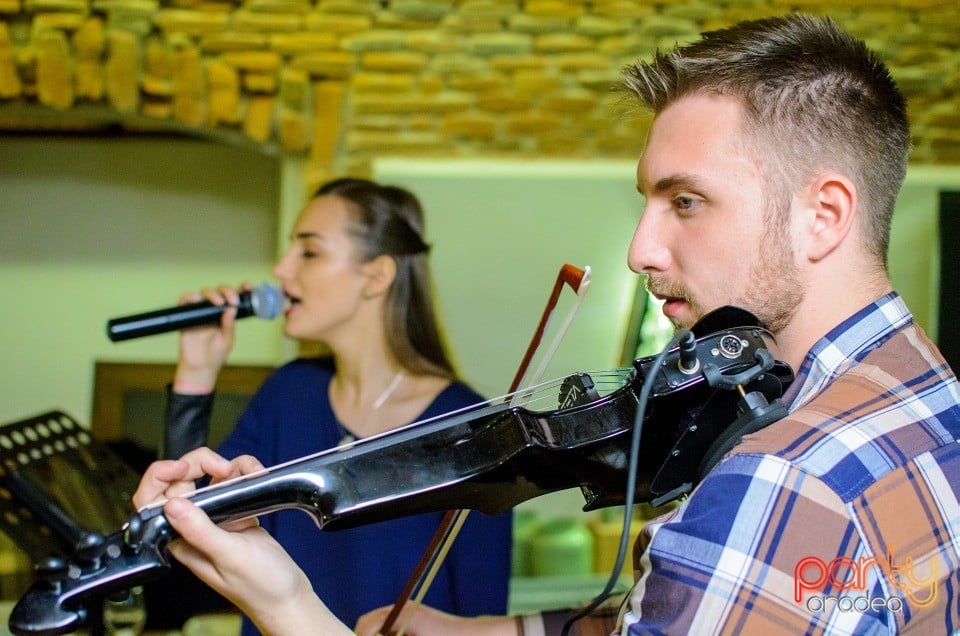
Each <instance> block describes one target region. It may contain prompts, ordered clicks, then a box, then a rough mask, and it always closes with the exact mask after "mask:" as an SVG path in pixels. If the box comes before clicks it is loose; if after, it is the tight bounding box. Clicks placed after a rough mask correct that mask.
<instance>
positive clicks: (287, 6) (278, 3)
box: [243, 0, 310, 13]
mask: <svg viewBox="0 0 960 636" xmlns="http://www.w3.org/2000/svg"><path fill="white" fill-rule="evenodd" d="M243 8H244V9H250V10H251V11H264V12H267V13H271V12H273V13H306V12H307V11H309V10H310V0H244V3H243Z"/></svg>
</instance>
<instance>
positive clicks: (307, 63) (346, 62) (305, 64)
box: [290, 51, 357, 79]
mask: <svg viewBox="0 0 960 636" xmlns="http://www.w3.org/2000/svg"><path fill="white" fill-rule="evenodd" d="M356 63H357V56H356V55H354V54H353V53H346V52H343V51H325V52H322V53H305V54H303V55H297V56H295V57H293V58H292V59H291V60H290V65H291V66H292V67H293V68H298V69H301V70H304V71H306V72H307V73H310V74H311V75H320V76H324V77H328V78H335V79H342V78H346V77H348V76H349V75H350V73H351V71H352V70H353V69H354V67H355V66H356Z"/></svg>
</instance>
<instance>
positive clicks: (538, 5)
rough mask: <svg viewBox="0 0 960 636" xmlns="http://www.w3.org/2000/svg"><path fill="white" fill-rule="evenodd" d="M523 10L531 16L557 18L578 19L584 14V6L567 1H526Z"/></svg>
mask: <svg viewBox="0 0 960 636" xmlns="http://www.w3.org/2000/svg"><path fill="white" fill-rule="evenodd" d="M523 8H524V10H525V11H526V12H527V13H529V14H530V15H538V16H546V17H557V18H577V17H580V16H581V15H583V12H584V8H583V6H581V5H578V4H577V3H574V2H567V1H565V0H526V2H524V5H523Z"/></svg>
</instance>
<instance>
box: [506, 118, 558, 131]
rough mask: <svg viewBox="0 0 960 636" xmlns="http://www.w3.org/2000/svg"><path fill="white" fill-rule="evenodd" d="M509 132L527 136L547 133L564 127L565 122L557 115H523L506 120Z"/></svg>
mask: <svg viewBox="0 0 960 636" xmlns="http://www.w3.org/2000/svg"><path fill="white" fill-rule="evenodd" d="M505 123H506V129H507V132H510V133H513V134H517V135H526V134H537V133H547V132H550V131H553V130H556V129H557V128H559V127H560V126H561V125H563V120H562V119H561V118H560V117H557V116H556V115H549V114H544V113H523V114H519V115H510V116H508V117H507V119H506V122H505Z"/></svg>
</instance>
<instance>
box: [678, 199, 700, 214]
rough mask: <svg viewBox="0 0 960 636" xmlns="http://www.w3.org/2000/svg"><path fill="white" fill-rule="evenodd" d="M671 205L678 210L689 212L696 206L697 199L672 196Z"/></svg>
mask: <svg viewBox="0 0 960 636" xmlns="http://www.w3.org/2000/svg"><path fill="white" fill-rule="evenodd" d="M673 205H674V207H676V208H677V209H678V210H681V211H684V212H689V211H690V210H692V209H693V208H695V207H696V205H697V200H696V199H694V198H693V197H683V196H678V197H674V199H673Z"/></svg>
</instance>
